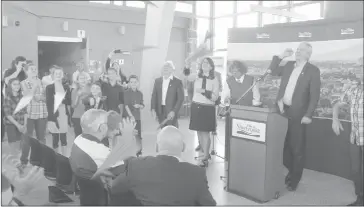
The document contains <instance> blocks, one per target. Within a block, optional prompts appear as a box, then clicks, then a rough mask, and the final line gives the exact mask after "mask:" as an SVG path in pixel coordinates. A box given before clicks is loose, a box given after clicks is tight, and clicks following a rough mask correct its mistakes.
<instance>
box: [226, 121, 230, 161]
mask: <svg viewBox="0 0 364 207" xmlns="http://www.w3.org/2000/svg"><path fill="white" fill-rule="evenodd" d="M230 131H231V120H230V114H227V115H226V116H225V160H226V161H229V154H230V139H231V133H230Z"/></svg>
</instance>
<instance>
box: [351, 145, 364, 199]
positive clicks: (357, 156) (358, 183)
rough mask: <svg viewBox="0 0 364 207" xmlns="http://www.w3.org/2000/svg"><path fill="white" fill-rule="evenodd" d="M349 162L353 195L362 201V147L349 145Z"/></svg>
mask: <svg viewBox="0 0 364 207" xmlns="http://www.w3.org/2000/svg"><path fill="white" fill-rule="evenodd" d="M350 160H351V173H352V180H353V182H354V186H355V194H356V195H357V196H358V197H361V199H363V147H362V146H358V145H355V144H350Z"/></svg>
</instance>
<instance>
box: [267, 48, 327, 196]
mask: <svg viewBox="0 0 364 207" xmlns="http://www.w3.org/2000/svg"><path fill="white" fill-rule="evenodd" d="M311 54H312V46H311V44H310V43H307V42H302V43H301V44H300V45H299V46H298V48H297V50H296V53H295V57H296V61H288V62H287V63H286V64H285V65H284V66H280V62H281V61H282V59H284V58H286V57H289V56H291V55H293V50H292V49H286V50H285V51H284V52H283V54H282V55H280V56H274V57H273V60H272V62H271V64H270V67H269V68H270V71H268V72H270V73H272V75H276V76H281V77H282V78H281V85H280V87H279V91H278V96H277V104H278V107H279V110H280V112H281V113H282V114H285V115H286V116H287V117H288V131H287V135H286V140H285V143H284V152H283V158H284V159H283V162H284V165H285V166H286V167H287V169H288V171H289V173H288V175H287V176H286V185H287V189H288V190H290V191H295V190H296V188H297V186H298V183H299V182H300V180H301V177H302V173H303V168H304V164H305V163H304V155H305V149H306V142H305V141H306V134H305V132H306V126H307V125H308V124H310V123H311V122H312V115H313V113H314V111H315V109H316V106H317V103H318V101H319V98H320V87H321V81H320V70H319V69H318V68H317V67H316V66H315V65H313V64H311V63H309V59H310V57H311Z"/></svg>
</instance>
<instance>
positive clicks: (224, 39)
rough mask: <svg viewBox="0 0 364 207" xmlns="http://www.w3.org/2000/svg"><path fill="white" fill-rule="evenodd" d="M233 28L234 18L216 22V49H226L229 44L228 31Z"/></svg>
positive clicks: (221, 19) (220, 19)
mask: <svg viewBox="0 0 364 207" xmlns="http://www.w3.org/2000/svg"><path fill="white" fill-rule="evenodd" d="M232 27H233V18H231V17H225V18H219V19H216V20H215V29H214V30H215V31H214V34H215V38H214V49H226V48H227V43H228V29H229V28H232Z"/></svg>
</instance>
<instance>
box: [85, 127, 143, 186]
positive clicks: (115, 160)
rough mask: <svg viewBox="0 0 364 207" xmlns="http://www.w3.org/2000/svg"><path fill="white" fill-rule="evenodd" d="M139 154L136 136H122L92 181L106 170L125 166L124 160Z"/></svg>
mask: <svg viewBox="0 0 364 207" xmlns="http://www.w3.org/2000/svg"><path fill="white" fill-rule="evenodd" d="M136 152H137V146H136V140H135V136H131V135H129V134H126V135H124V136H120V137H119V139H118V140H117V142H116V145H115V147H113V149H112V151H111V152H110V154H109V156H108V157H107V158H106V160H105V162H104V163H103V164H102V165H101V166H100V167H99V169H98V170H97V171H96V173H95V174H94V175H93V176H92V178H91V179H94V178H96V177H97V176H98V175H99V174H100V173H102V172H103V171H104V170H106V169H109V168H111V167H114V166H117V165H121V164H123V163H124V162H123V160H125V159H127V158H129V157H132V156H135V154H136Z"/></svg>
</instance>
